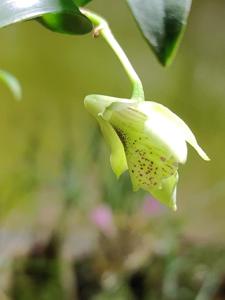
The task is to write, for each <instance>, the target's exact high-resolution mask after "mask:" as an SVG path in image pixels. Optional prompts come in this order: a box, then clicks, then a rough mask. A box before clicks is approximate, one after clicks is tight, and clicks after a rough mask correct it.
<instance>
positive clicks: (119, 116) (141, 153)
mask: <svg viewBox="0 0 225 300" xmlns="http://www.w3.org/2000/svg"><path fill="white" fill-rule="evenodd" d="M85 106H86V108H87V110H88V111H89V112H90V113H91V114H92V115H93V116H94V117H95V118H96V119H97V121H98V123H99V125H100V128H101V131H102V133H103V135H104V138H105V139H106V142H107V143H108V144H109V146H110V148H111V155H110V162H111V166H112V169H113V171H114V173H115V174H116V175H117V177H119V176H120V175H121V174H122V173H123V172H124V171H125V170H127V169H128V170H129V174H130V177H131V181H132V184H133V188H134V190H135V191H137V190H138V189H139V188H142V189H144V190H146V191H148V192H150V193H151V194H152V195H153V196H154V197H155V198H156V199H158V200H159V201H161V202H162V203H164V204H166V205H168V206H169V207H171V208H173V209H176V186H177V182H178V172H177V171H178V164H179V163H185V161H186V158H187V145H186V142H188V143H189V144H190V145H192V147H194V148H195V150H196V151H197V152H198V154H199V155H200V156H201V157H202V158H203V159H204V160H209V158H208V156H207V155H206V154H205V152H204V151H203V150H202V149H201V148H200V146H199V145H198V143H197V141H196V138H195V136H194V135H193V133H192V132H191V130H190V129H189V127H188V126H187V125H186V124H185V123H184V122H183V121H182V120H181V119H180V118H179V117H178V116H176V115H175V114H174V113H173V112H171V111H170V110H169V109H168V108H166V107H165V106H163V105H161V104H159V103H156V102H150V101H141V102H138V101H134V100H129V99H118V98H114V97H108V96H101V95H90V96H87V97H86V98H85Z"/></svg>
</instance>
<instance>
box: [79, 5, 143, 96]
mask: <svg viewBox="0 0 225 300" xmlns="http://www.w3.org/2000/svg"><path fill="white" fill-rule="evenodd" d="M80 10H81V12H82V13H83V14H84V15H85V16H86V17H88V18H89V19H90V20H91V21H92V23H93V24H94V25H95V26H97V27H96V29H95V31H94V34H95V35H96V36H97V35H99V34H101V35H102V36H103V38H104V39H105V40H106V42H107V43H108V44H109V45H110V47H111V48H112V50H113V51H114V53H115V54H116V55H117V57H118V59H119V60H120V62H121V64H122V65H123V67H124V69H125V71H126V73H127V75H128V77H129V79H130V81H131V83H132V86H133V93H132V99H135V100H139V101H143V100H144V90H143V86H142V83H141V80H140V78H139V77H138V75H137V73H136V71H135V70H134V68H133V66H132V65H131V63H130V61H129V59H128V58H127V56H126V54H125V53H124V51H123V49H122V48H121V46H120V45H119V43H118V42H117V40H116V39H115V37H114V36H113V34H112V32H111V30H110V28H109V25H108V23H107V22H106V20H105V19H103V18H102V17H100V16H99V15H97V14H95V13H93V12H91V11H89V10H86V9H83V8H82V9H80Z"/></svg>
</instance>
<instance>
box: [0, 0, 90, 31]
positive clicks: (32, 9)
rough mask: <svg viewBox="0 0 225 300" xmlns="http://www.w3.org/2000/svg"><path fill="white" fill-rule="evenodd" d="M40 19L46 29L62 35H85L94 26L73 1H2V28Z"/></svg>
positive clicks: (0, 4) (0, 6)
mask: <svg viewBox="0 0 225 300" xmlns="http://www.w3.org/2000/svg"><path fill="white" fill-rule="evenodd" d="M34 18H38V21H40V22H41V23H42V24H43V25H44V26H45V27H47V28H49V29H51V30H53V31H56V32H61V33H69V34H84V33H87V32H90V31H91V29H92V24H91V22H90V21H89V19H88V18H87V17H86V16H84V15H83V14H81V12H80V11H79V9H78V7H77V6H76V5H75V3H74V1H73V0H1V1H0V28H1V27H5V26H8V25H10V24H13V23H16V22H20V21H25V20H30V19H34Z"/></svg>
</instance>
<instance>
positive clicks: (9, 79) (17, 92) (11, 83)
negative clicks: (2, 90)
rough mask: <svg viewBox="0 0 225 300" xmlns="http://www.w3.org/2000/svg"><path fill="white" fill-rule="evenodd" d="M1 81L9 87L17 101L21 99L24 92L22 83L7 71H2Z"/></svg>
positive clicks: (0, 74) (0, 71)
mask: <svg viewBox="0 0 225 300" xmlns="http://www.w3.org/2000/svg"><path fill="white" fill-rule="evenodd" d="M0 80H1V81H2V82H4V83H5V84H6V85H7V87H8V88H9V89H10V91H11V92H12V94H13V96H14V97H15V98H16V99H17V100H20V99H21V97H22V91H21V86H20V83H19V81H18V80H17V79H16V78H15V77H14V76H13V75H12V74H10V73H9V72H7V71H3V70H0Z"/></svg>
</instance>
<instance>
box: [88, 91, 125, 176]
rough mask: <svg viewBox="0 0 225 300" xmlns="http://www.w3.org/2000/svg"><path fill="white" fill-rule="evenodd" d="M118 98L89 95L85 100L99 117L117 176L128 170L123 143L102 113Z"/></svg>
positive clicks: (95, 115)
mask: <svg viewBox="0 0 225 300" xmlns="http://www.w3.org/2000/svg"><path fill="white" fill-rule="evenodd" d="M118 100H119V99H118V98H114V97H108V96H103V95H89V96H87V97H86V98H85V100H84V104H85V107H86V108H87V110H88V111H89V112H90V113H91V114H92V115H93V116H94V117H95V118H96V119H97V121H98V123H99V125H100V128H101V131H102V134H103V136H104V138H105V140H106V143H107V144H108V146H109V147H110V149H111V155H110V163H111V166H112V169H113V172H114V173H115V174H116V176H117V177H119V176H120V175H121V174H122V173H123V172H124V171H125V170H127V168H128V167H127V160H126V156H125V152H124V148H123V144H122V143H121V141H120V139H119V137H118V135H117V133H116V132H115V130H114V129H113V127H112V126H111V125H110V124H109V123H108V122H107V121H105V120H104V119H103V118H102V114H103V112H104V111H105V109H106V107H108V106H109V105H111V104H112V103H113V102H115V101H118ZM122 101H123V100H122Z"/></svg>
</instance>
